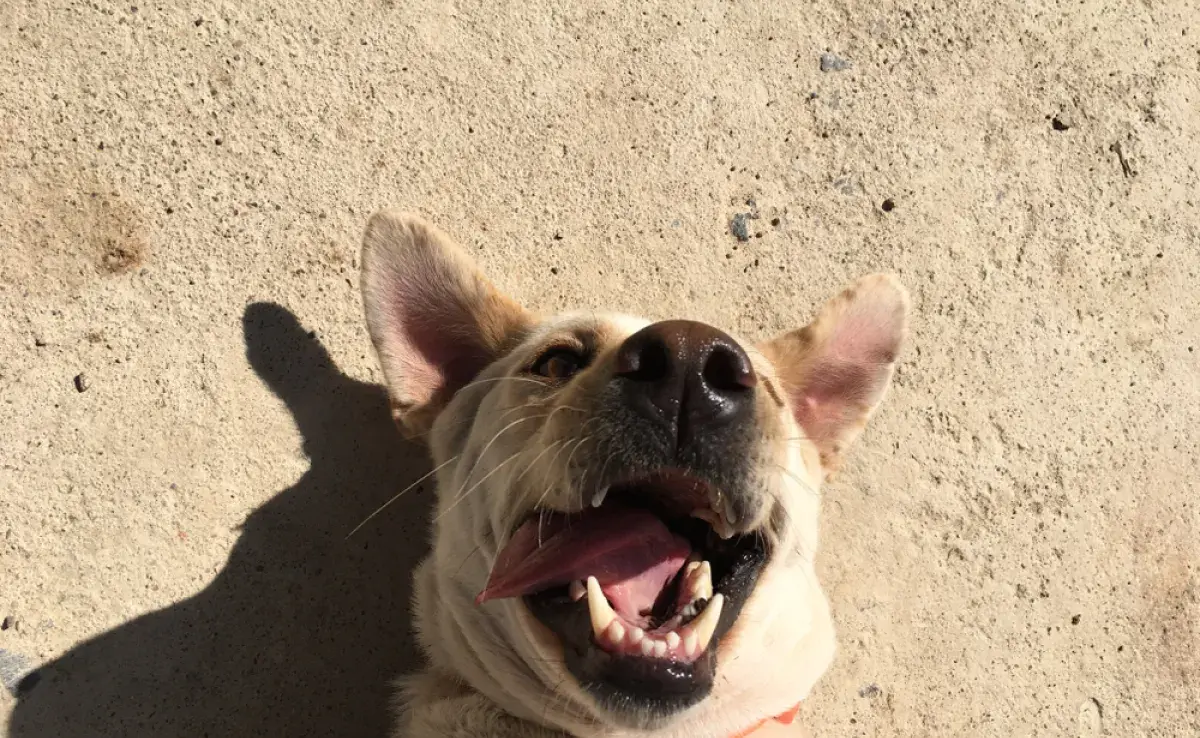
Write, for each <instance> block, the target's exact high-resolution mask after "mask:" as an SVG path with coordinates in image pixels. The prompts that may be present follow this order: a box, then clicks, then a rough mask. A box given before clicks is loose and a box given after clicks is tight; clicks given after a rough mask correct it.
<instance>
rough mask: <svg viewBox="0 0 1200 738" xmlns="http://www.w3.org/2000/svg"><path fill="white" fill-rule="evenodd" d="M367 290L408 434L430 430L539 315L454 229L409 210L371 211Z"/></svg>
mask: <svg viewBox="0 0 1200 738" xmlns="http://www.w3.org/2000/svg"><path fill="white" fill-rule="evenodd" d="M362 291H363V305H364V307H365V308H366V314H367V328H368V330H369V331H370V333H371V341H372V343H374V345H375V351H376V353H377V354H379V361H380V363H381V364H382V365H383V374H384V376H385V377H386V379H387V384H388V390H389V393H390V395H391V402H392V414H393V416H394V417H395V418H396V420H397V421H398V422H399V423H400V424H401V425H402V427H403V428H404V429H405V430H406V431H408V432H409V433H411V434H419V433H422V432H424V431H425V430H427V429H428V428H429V426H430V425H432V424H433V420H434V418H436V417H437V414H438V412H440V411H441V409H442V408H443V407H445V405H446V403H447V402H448V401H449V400H450V398H451V397H452V396H453V395H454V393H455V392H457V391H458V390H459V389H461V388H462V387H463V386H465V385H466V384H467V383H469V382H470V381H471V380H472V379H474V378H475V376H476V375H477V374H479V372H480V371H482V370H483V369H484V368H485V367H486V366H487V365H488V364H490V363H492V362H493V361H495V360H496V359H498V358H499V357H500V356H502V355H503V354H504V353H505V352H506V351H507V350H508V349H509V348H511V347H512V346H513V345H515V344H516V343H517V342H518V341H519V340H520V338H521V336H522V335H523V334H524V333H525V332H526V331H527V330H528V329H529V327H530V325H531V324H532V318H531V316H530V315H529V314H528V313H527V312H526V311H525V310H524V309H523V308H522V307H521V306H519V305H517V303H515V302H513V301H512V300H511V299H509V298H508V297H506V296H505V295H503V294H501V293H500V292H499V291H498V290H497V289H496V288H495V287H493V286H492V284H491V283H490V282H488V281H487V279H485V278H484V277H483V275H482V274H481V273H480V272H479V270H478V269H477V268H476V266H475V264H474V262H472V261H471V258H470V257H469V256H467V254H466V253H465V252H464V251H463V250H462V249H460V248H459V247H458V246H456V245H455V244H454V242H453V241H452V240H451V239H450V237H449V236H447V235H446V234H445V233H443V232H442V231H441V230H439V229H438V228H436V227H435V226H433V225H432V224H430V223H428V222H426V221H425V220H423V219H422V218H420V217H419V216H416V215H412V214H409V213H403V212H398V211H389V210H384V211H380V212H378V213H376V214H375V215H373V216H371V220H370V221H369V222H368V223H367V231H366V235H365V236H364V238H363V250H362Z"/></svg>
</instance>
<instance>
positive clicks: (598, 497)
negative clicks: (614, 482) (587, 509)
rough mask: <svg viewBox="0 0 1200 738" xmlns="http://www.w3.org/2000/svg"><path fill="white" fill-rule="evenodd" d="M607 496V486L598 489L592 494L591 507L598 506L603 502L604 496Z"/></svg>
mask: <svg viewBox="0 0 1200 738" xmlns="http://www.w3.org/2000/svg"><path fill="white" fill-rule="evenodd" d="M607 496H608V487H605V488H604V489H601V490H598V491H597V492H596V494H594V495H592V507H600V506H601V505H603V504H604V498H605V497H607Z"/></svg>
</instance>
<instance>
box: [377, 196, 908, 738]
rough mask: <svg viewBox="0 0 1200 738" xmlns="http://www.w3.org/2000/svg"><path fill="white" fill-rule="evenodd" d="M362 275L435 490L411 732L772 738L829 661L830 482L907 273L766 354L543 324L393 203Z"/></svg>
mask: <svg viewBox="0 0 1200 738" xmlns="http://www.w3.org/2000/svg"><path fill="white" fill-rule="evenodd" d="M362 268H363V296H364V302H365V307H366V315H367V324H368V326H369V328H370V333H371V338H372V341H373V342H374V345H375V348H376V351H377V353H378V355H379V359H380V362H381V364H382V366H383V371H384V374H385V376H386V378H387V382H388V386H389V389H390V393H391V398H392V406H393V411H394V414H395V417H396V419H397V420H398V422H400V423H401V425H402V426H403V427H404V428H406V429H407V430H408V431H409V432H411V433H413V434H416V435H420V436H421V437H423V438H426V439H427V440H428V444H429V448H430V451H431V453H432V455H433V460H434V463H435V471H436V474H437V487H438V501H437V510H436V512H435V515H434V520H433V551H432V554H431V555H430V556H429V558H428V559H427V560H426V561H424V562H423V563H422V565H421V566H420V568H419V569H418V571H417V573H416V597H415V608H416V623H417V630H418V632H419V637H420V642H421V645H422V647H423V649H424V651H425V653H426V655H427V658H428V662H429V663H428V669H427V670H426V671H425V672H424V673H422V674H420V675H418V676H415V677H413V678H411V679H409V680H408V681H407V682H406V684H405V689H404V694H403V702H402V710H403V715H402V723H401V726H400V728H399V730H398V731H397V735H399V736H416V737H417V738H424V737H426V736H431V737H432V736H439V737H440V736H462V737H463V738H467V737H472V738H473V737H475V736H514V737H515V736H522V737H524V736H562V735H564V734H565V735H572V736H681V737H682V736H687V737H688V738H693V737H695V738H699V737H701V736H714V737H721V738H724V737H726V736H734V735H744V734H746V733H747V731H752V730H755V729H756V728H758V727H759V726H762V729H764V730H768V731H774V730H776V729H777V728H775V727H773V723H772V718H773V717H774V716H777V715H782V714H785V713H788V712H789V710H791V709H792V708H794V707H795V706H796V705H797V704H798V703H799V702H800V701H801V700H803V699H804V698H805V697H806V696H807V695H808V693H809V690H810V689H811V688H812V686H813V684H814V683H815V682H816V681H817V679H818V678H819V677H820V676H821V674H822V673H823V672H824V671H825V669H826V668H827V667H828V665H829V663H830V661H831V660H832V657H833V652H834V637H833V629H832V626H831V622H830V617H829V609H828V604H827V602H826V600H825V597H824V595H823V594H822V592H821V589H820V587H819V586H818V584H817V580H816V576H815V573H814V568H813V557H814V554H815V553H816V549H817V518H818V507H819V502H820V497H819V494H818V490H819V489H820V486H821V483H822V481H823V480H824V478H825V477H826V476H827V475H828V474H829V473H830V471H831V470H832V469H834V468H835V467H836V465H837V463H838V460H839V457H840V456H841V454H842V452H843V450H844V449H845V448H846V446H847V445H848V444H849V443H850V442H851V441H852V440H853V439H854V438H855V437H856V436H857V435H858V433H859V431H860V430H861V429H862V427H863V425H864V423H865V422H866V420H867V418H868V417H869V416H870V414H871V412H872V411H873V410H874V408H875V406H876V405H877V404H878V403H879V401H880V399H881V398H882V397H883V395H884V393H885V391H886V389H887V386H888V383H889V381H890V378H891V375H892V367H893V362H894V360H895V357H896V354H897V351H898V349H899V347H900V344H901V341H902V338H903V335H904V332H905V321H906V313H907V309H908V298H907V296H906V294H905V292H904V290H903V288H901V287H900V285H899V284H898V283H897V282H896V281H895V280H894V279H893V278H891V277H887V276H871V277H867V278H865V279H863V280H861V281H860V282H858V283H857V284H855V285H854V286H852V287H851V288H849V289H847V290H846V291H844V292H843V293H842V294H840V295H839V296H837V297H836V298H834V299H833V300H832V301H830V302H829V304H827V305H826V306H825V308H824V309H823V310H822V311H821V313H820V315H819V316H818V317H817V319H816V320H815V321H814V322H813V323H812V324H810V325H809V326H807V327H805V328H802V329H799V330H796V331H794V332H791V333H787V334H785V335H783V336H780V337H778V338H776V339H774V340H773V341H770V342H767V343H764V344H761V345H758V346H754V345H752V344H749V343H746V342H743V341H739V340H737V339H735V338H733V337H731V336H729V335H728V334H726V333H723V332H722V331H720V330H718V329H716V328H713V327H711V326H708V325H705V324H702V323H696V322H691V321H666V322H659V323H649V322H647V321H645V320H641V319H638V318H632V317H628V316H623V315H595V314H592V313H588V314H568V315H560V316H557V317H553V318H541V317H537V316H534V315H532V314H531V313H529V312H527V311H526V310H524V309H523V308H521V307H520V306H519V305H517V304H516V303H515V302H513V301H512V300H510V299H509V298H507V297H505V296H504V295H502V294H500V293H499V292H498V291H497V290H496V289H495V288H494V287H493V286H492V285H491V283H489V282H488V281H487V280H486V279H485V278H484V277H483V276H482V275H481V274H480V273H479V272H478V270H477V269H476V267H475V266H474V265H473V264H472V262H471V260H470V259H469V258H468V257H467V256H466V254H465V253H464V252H463V251H462V250H460V249H459V248H458V247H456V246H455V245H454V244H453V243H452V242H451V240H450V239H449V238H448V237H447V236H446V235H445V234H444V233H442V232H441V231H439V230H437V229H436V228H434V227H433V226H431V225H429V224H427V223H425V222H424V221H422V220H421V219H419V218H417V217H415V216H411V215H406V214H402V213H395V212H382V213H378V214H376V215H375V216H374V217H372V219H371V221H370V223H369V224H368V226H367V232H366V237H365V243H364V246H363V260H362ZM772 734H775V733H772Z"/></svg>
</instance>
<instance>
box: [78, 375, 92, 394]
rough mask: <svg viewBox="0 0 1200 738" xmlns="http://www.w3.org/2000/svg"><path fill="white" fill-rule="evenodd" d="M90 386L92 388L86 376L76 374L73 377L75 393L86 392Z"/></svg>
mask: <svg viewBox="0 0 1200 738" xmlns="http://www.w3.org/2000/svg"><path fill="white" fill-rule="evenodd" d="M90 386H92V385H91V383H90V382H88V378H87V375H86V374H76V375H75V389H76V390H77V391H79V392H87V391H88V387H90Z"/></svg>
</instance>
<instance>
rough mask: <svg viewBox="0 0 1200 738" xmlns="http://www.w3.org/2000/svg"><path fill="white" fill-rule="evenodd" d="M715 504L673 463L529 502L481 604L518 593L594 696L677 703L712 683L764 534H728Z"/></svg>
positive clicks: (628, 702)
mask: <svg viewBox="0 0 1200 738" xmlns="http://www.w3.org/2000/svg"><path fill="white" fill-rule="evenodd" d="M722 508H723V506H722V505H721V500H720V495H717V494H716V493H715V490H714V489H713V488H712V487H711V486H710V485H707V484H706V483H705V482H703V481H702V480H699V479H696V478H694V477H691V476H688V475H686V474H682V473H678V472H673V471H672V472H665V473H661V474H656V475H654V476H651V477H648V478H644V479H641V480H637V481H632V482H628V483H623V484H620V485H616V486H613V487H612V488H610V489H609V490H608V491H607V492H606V493H604V494H600V495H597V496H596V497H595V498H594V499H593V500H592V505H591V506H590V507H588V508H586V509H585V510H583V511H582V512H579V513H573V514H569V515H568V514H563V513H557V512H549V511H539V512H535V513H533V514H531V515H530V516H529V517H528V518H527V519H526V520H525V521H524V522H523V523H522V524H521V525H520V526H519V527H518V528H517V530H516V531H515V532H514V534H513V536H512V538H511V540H510V541H509V543H508V545H507V546H505V548H504V549H503V550H502V551H501V552H500V554H499V556H498V557H497V560H496V563H495V565H494V566H493V569H492V573H491V576H490V578H489V580H488V583H487V586H486V587H485V589H484V590H483V592H481V593H480V594H479V597H478V602H481V603H482V602H485V601H488V600H493V599H502V598H507V597H522V598H524V602H525V604H526V605H527V606H528V607H529V609H530V611H531V612H532V613H533V615H534V616H535V617H537V618H538V619H539V620H540V621H541V622H542V623H543V624H544V625H546V626H547V627H548V628H549V629H550V630H551V631H553V632H554V633H555V634H556V635H558V637H559V639H560V640H561V641H562V644H563V647H564V657H565V659H566V662H567V666H568V668H569V669H570V670H571V671H572V672H573V673H574V675H575V676H576V678H578V679H579V681H580V683H581V684H582V685H583V686H584V687H585V688H586V689H588V690H589V691H591V692H593V694H595V695H596V696H597V697H598V698H600V699H601V700H602V701H605V702H608V703H609V704H610V705H618V706H621V707H623V708H625V709H626V710H628V708H630V707H636V708H639V709H642V710H645V709H646V708H651V711H652V712H657V713H660V714H661V713H669V712H673V711H675V710H678V709H682V708H684V707H686V706H688V705H690V704H694V703H695V702H698V701H699V700H700V699H703V698H704V697H705V696H706V695H707V694H708V692H709V690H710V689H711V687H712V680H713V676H714V673H715V668H716V651H717V643H718V642H719V641H720V638H721V637H722V636H723V635H724V634H725V633H726V632H727V631H728V630H729V629H730V627H732V625H733V623H734V622H735V621H736V619H737V616H738V614H739V613H740V611H741V609H742V606H743V605H744V604H745V602H746V600H747V599H748V598H749V596H750V593H751V592H752V590H753V588H754V584H755V582H756V581H757V579H758V575H759V572H760V571H761V569H762V566H763V565H764V563H765V562H766V560H767V554H768V552H767V549H766V545H765V543H764V538H763V536H761V535H759V534H758V532H749V533H744V534H738V533H735V529H734V527H733V525H731V524H730V522H729V520H728V519H727V518H726V517H725V516H724V515H722V514H719V513H717V512H715V511H714V510H716V509H722Z"/></svg>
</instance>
